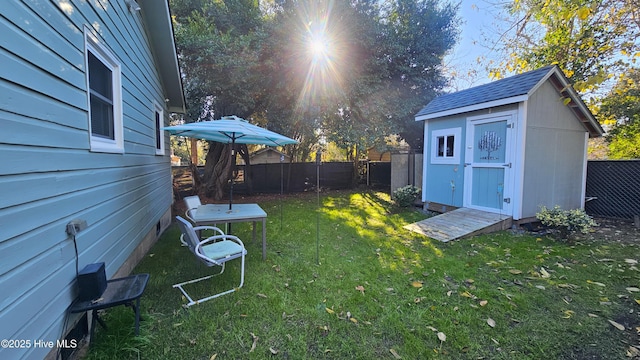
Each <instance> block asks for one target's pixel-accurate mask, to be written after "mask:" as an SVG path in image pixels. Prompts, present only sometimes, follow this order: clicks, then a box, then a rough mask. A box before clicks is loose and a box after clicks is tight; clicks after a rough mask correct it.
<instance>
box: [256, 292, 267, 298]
mask: <svg viewBox="0 0 640 360" xmlns="http://www.w3.org/2000/svg"><path fill="white" fill-rule="evenodd" d="M256 295H257V296H258V297H261V298H264V299H266V298H267V295H265V294H260V293H257V294H256Z"/></svg>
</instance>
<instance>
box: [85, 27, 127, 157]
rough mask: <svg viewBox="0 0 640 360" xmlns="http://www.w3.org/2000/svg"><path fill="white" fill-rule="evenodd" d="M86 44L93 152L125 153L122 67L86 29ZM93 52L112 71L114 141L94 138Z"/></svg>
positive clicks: (89, 117) (88, 105)
mask: <svg viewBox="0 0 640 360" xmlns="http://www.w3.org/2000/svg"><path fill="white" fill-rule="evenodd" d="M84 39H85V41H84V43H85V52H84V53H85V74H86V81H87V115H88V116H87V118H88V122H89V142H90V146H91V151H95V152H108V153H124V125H123V116H122V76H121V70H120V69H121V66H120V63H119V62H118V61H117V60H116V57H115V56H114V55H113V54H112V53H111V51H109V49H107V48H106V47H105V46H104V45H102V44H101V43H100V41H99V40H98V38H96V37H95V36H94V35H93V34H91V30H90V29H88V28H86V27H85V29H84ZM89 52H91V53H92V54H93V55H94V56H95V57H96V58H98V59H99V60H100V61H102V63H103V64H104V65H105V66H106V67H108V68H109V70H111V79H112V86H113V135H114V139H113V140H111V139H105V138H101V137H99V136H93V134H92V132H91V95H90V91H89V55H88V53H89Z"/></svg>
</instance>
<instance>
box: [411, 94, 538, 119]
mask: <svg viewBox="0 0 640 360" xmlns="http://www.w3.org/2000/svg"><path fill="white" fill-rule="evenodd" d="M528 99H529V95H519V96H513V97H509V98H504V99H499V100H494V101H489V102H485V103H480V104H475V105H469V106H465V107H460V108H455V109H450V110H445V111H440V112H437V113H432V114H426V115H421V116H416V118H415V119H416V121H424V120H430V119H435V118H440V117H445V116H450V115H457V114H461V113H465V112H471V111H476V110H483V109H488V108H492V107H497V106H503V105H509V104H515V103H519V102H522V101H526V100H528Z"/></svg>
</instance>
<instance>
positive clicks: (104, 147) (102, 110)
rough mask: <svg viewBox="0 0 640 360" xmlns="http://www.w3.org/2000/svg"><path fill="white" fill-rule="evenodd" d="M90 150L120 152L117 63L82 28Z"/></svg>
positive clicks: (120, 131) (120, 135)
mask: <svg viewBox="0 0 640 360" xmlns="http://www.w3.org/2000/svg"><path fill="white" fill-rule="evenodd" d="M85 44H86V61H87V64H86V69H87V71H86V74H87V84H88V89H89V91H88V101H89V103H88V105H89V129H90V134H91V137H90V141H91V151H97V152H119V153H121V152H123V151H124V140H123V125H122V91H121V85H120V84H121V80H120V64H119V63H118V61H117V60H116V59H115V57H114V56H113V55H112V54H111V53H110V52H109V50H108V49H106V48H105V47H104V46H103V45H101V44H100V43H99V41H98V40H97V39H96V38H95V37H93V36H92V35H90V34H89V33H88V32H86V31H85Z"/></svg>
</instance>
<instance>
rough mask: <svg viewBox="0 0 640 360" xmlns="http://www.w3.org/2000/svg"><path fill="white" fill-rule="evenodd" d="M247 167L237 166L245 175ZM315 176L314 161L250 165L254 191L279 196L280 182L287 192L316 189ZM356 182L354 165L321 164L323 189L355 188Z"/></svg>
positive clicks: (321, 185) (239, 186)
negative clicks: (354, 183) (354, 180)
mask: <svg viewBox="0 0 640 360" xmlns="http://www.w3.org/2000/svg"><path fill="white" fill-rule="evenodd" d="M244 167H245V166H244V165H238V170H239V171H240V172H241V173H243V172H244ZM281 173H282V176H281ZM316 173H317V167H316V163H311V162H310V163H283V164H255V165H251V180H252V185H253V191H254V192H256V193H279V192H280V179H282V184H283V187H284V192H285V193H290V192H302V191H309V190H313V189H315V186H316ZM353 179H354V169H353V163H350V162H327V163H322V165H320V188H327V189H334V190H335V189H349V188H351V187H353ZM235 189H236V188H235V187H234V190H235ZM238 190H239V191H243V190H245V188H244V187H243V184H242V183H239V184H238Z"/></svg>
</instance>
